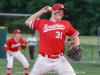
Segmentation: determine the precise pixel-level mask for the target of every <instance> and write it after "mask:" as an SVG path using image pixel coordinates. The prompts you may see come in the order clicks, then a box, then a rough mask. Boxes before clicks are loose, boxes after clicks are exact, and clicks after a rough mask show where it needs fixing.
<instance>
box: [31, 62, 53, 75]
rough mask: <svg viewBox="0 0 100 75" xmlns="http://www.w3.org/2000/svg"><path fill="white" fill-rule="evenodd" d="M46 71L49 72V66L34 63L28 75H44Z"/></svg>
mask: <svg viewBox="0 0 100 75" xmlns="http://www.w3.org/2000/svg"><path fill="white" fill-rule="evenodd" d="M51 69H52V68H51ZM48 72H50V67H49V66H44V65H42V64H39V63H35V64H34V66H33V68H32V70H31V71H30V74H29V75H45V74H47V73H48Z"/></svg>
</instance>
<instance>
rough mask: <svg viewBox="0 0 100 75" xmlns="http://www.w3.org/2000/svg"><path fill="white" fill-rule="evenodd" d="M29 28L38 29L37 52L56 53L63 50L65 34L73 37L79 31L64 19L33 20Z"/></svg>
mask: <svg viewBox="0 0 100 75" xmlns="http://www.w3.org/2000/svg"><path fill="white" fill-rule="evenodd" d="M30 28H32V29H34V30H38V31H39V36H40V43H39V54H41V53H45V54H48V55H57V54H60V53H62V52H63V51H64V43H65V39H66V35H68V36H70V37H71V38H74V37H76V36H78V34H79V32H78V31H77V30H75V29H74V28H73V26H72V25H71V24H70V23H69V22H68V21H66V20H60V21H57V22H54V21H53V20H51V19H50V20H46V19H40V20H33V21H31V23H30Z"/></svg>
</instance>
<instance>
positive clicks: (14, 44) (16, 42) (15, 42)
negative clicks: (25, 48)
mask: <svg viewBox="0 0 100 75" xmlns="http://www.w3.org/2000/svg"><path fill="white" fill-rule="evenodd" d="M24 44H25V41H24V40H23V39H22V38H21V32H20V30H19V29H15V30H14V37H12V38H10V39H8V40H7V42H6V43H5V45H4V49H5V51H6V52H7V61H8V63H7V75H10V74H11V69H12V67H13V59H14V58H16V59H17V60H18V61H20V62H21V63H22V65H23V67H24V73H25V75H28V67H29V63H28V61H27V60H26V58H25V57H24V55H23V54H22V53H21V52H20V50H19V48H20V46H21V45H24Z"/></svg>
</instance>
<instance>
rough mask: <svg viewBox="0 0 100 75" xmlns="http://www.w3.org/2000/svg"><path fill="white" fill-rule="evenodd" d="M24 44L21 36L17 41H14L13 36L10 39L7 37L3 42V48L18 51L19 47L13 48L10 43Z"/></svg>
mask: <svg viewBox="0 0 100 75" xmlns="http://www.w3.org/2000/svg"><path fill="white" fill-rule="evenodd" d="M19 43H20V44H21V45H22V44H25V41H24V40H23V39H22V38H20V39H19V41H16V40H15V39H14V37H13V38H10V39H8V41H7V42H6V43H5V45H4V49H5V50H6V51H7V50H10V51H12V52H16V51H18V50H19V47H20V46H19V47H14V48H12V45H16V44H19Z"/></svg>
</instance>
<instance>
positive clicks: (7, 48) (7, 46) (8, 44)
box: [4, 40, 11, 51]
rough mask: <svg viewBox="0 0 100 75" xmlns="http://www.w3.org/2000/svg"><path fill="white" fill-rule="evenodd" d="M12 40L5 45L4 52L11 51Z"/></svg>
mask: <svg viewBox="0 0 100 75" xmlns="http://www.w3.org/2000/svg"><path fill="white" fill-rule="evenodd" d="M10 42H11V40H8V41H7V42H6V43H5V44H4V50H5V51H7V50H9V47H10V45H11V43H10Z"/></svg>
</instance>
